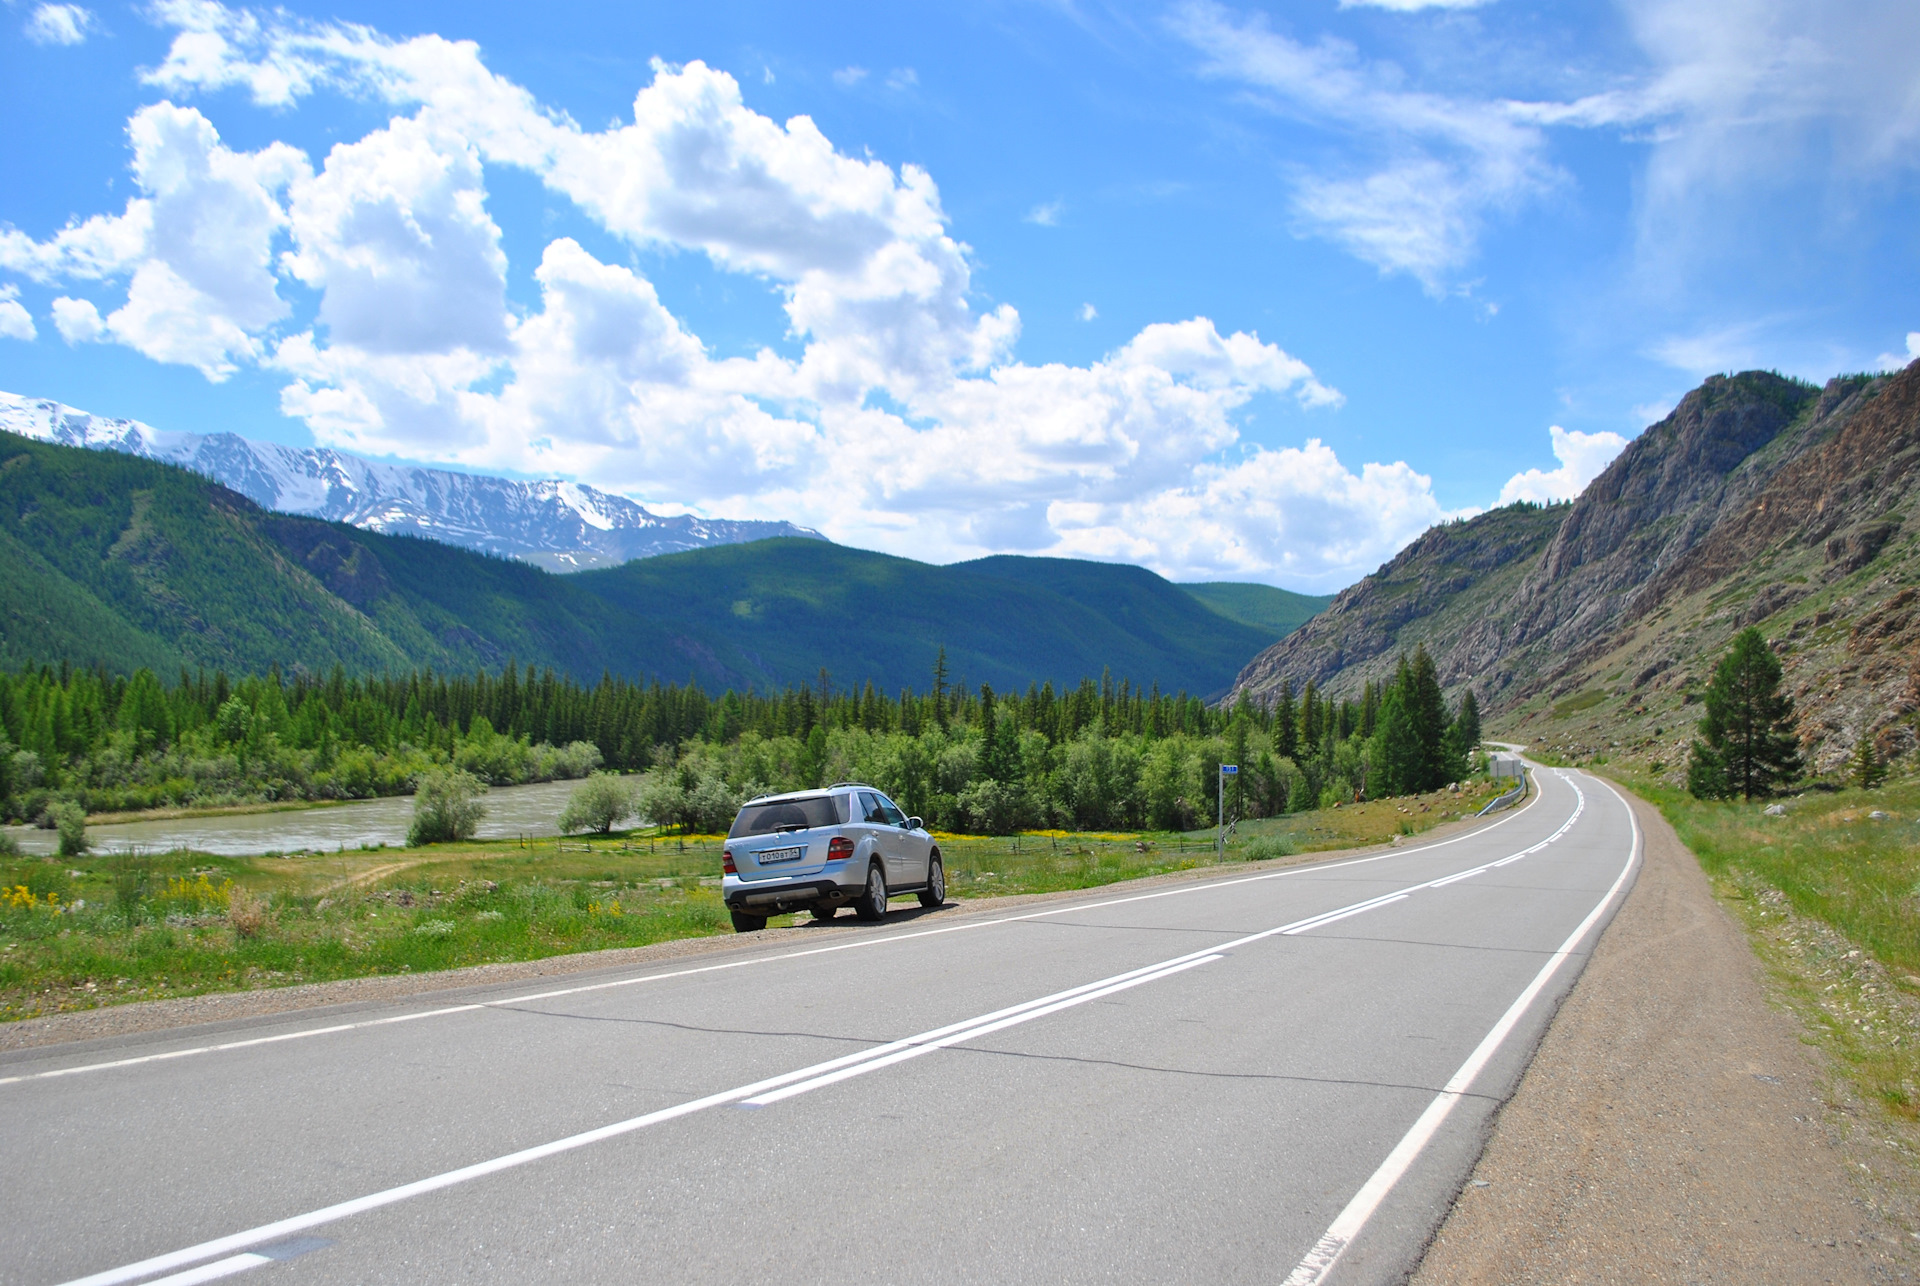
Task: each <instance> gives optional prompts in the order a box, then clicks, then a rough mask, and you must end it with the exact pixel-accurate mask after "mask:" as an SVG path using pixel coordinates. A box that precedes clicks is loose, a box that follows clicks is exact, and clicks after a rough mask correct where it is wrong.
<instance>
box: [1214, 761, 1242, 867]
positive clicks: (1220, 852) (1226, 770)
mask: <svg viewBox="0 0 1920 1286" xmlns="http://www.w3.org/2000/svg"><path fill="white" fill-rule="evenodd" d="M1239 771H1240V765H1239V764H1221V765H1220V823H1219V825H1220V838H1219V839H1218V840H1216V841H1215V842H1214V848H1215V850H1216V855H1217V856H1218V858H1219V860H1220V861H1222V862H1224V861H1226V860H1227V778H1229V777H1232V776H1235V775H1237V774H1238V773H1239Z"/></svg>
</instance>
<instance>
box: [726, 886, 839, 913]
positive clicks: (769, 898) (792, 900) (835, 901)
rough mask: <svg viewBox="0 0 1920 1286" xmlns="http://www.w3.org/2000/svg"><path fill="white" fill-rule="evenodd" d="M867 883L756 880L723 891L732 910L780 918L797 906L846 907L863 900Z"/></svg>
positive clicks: (729, 908)
mask: <svg viewBox="0 0 1920 1286" xmlns="http://www.w3.org/2000/svg"><path fill="white" fill-rule="evenodd" d="M865 888H866V886H865V885H863V884H851V885H845V884H841V883H840V882H839V881H838V880H831V879H810V880H778V881H771V882H769V881H765V880H755V881H753V882H752V883H745V882H742V883H740V884H738V885H735V886H733V887H731V888H728V889H725V890H723V894H724V896H725V898H726V902H727V909H728V910H729V911H748V912H751V913H753V914H754V915H777V914H779V913H780V912H781V911H791V910H793V909H795V908H796V907H804V906H814V905H816V904H818V903H822V902H824V903H826V904H827V905H829V906H842V905H845V904H846V903H848V902H851V901H853V900H854V899H855V898H857V897H859V896H860V894H861V893H862V892H863V891H864V890H865Z"/></svg>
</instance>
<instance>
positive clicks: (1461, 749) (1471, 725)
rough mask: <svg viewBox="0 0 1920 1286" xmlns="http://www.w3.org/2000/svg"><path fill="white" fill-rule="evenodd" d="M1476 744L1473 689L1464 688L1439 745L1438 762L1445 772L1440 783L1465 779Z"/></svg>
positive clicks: (1476, 704)
mask: <svg viewBox="0 0 1920 1286" xmlns="http://www.w3.org/2000/svg"><path fill="white" fill-rule="evenodd" d="M1479 744H1480V703H1479V702H1478V701H1477V700H1475V699H1474V695H1473V689H1472V688H1468V689H1467V690H1466V691H1465V692H1463V693H1461V695H1460V705H1459V708H1458V709H1456V710H1455V711H1454V715H1453V719H1452V721H1451V722H1450V723H1448V724H1447V735H1446V737H1445V739H1444V740H1443V741H1442V742H1441V744H1440V758H1441V762H1442V766H1443V767H1444V769H1445V771H1444V772H1443V773H1442V779H1443V780H1444V781H1448V782H1455V781H1460V780H1462V779H1463V778H1465V777H1466V775H1467V773H1468V772H1469V771H1471V769H1472V759H1473V752H1474V749H1475V747H1477V746H1478V745H1479Z"/></svg>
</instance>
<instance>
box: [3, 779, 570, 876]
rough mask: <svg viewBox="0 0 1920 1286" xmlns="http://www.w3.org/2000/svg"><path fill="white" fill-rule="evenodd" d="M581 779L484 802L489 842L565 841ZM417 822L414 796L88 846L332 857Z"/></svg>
mask: <svg viewBox="0 0 1920 1286" xmlns="http://www.w3.org/2000/svg"><path fill="white" fill-rule="evenodd" d="M579 784H580V783H579V782H577V781H549V782H541V783H540V784H538V785H534V786H499V787H496V788H495V789H493V790H490V791H488V792H487V793H486V795H485V796H484V797H483V802H484V803H485V804H486V807H487V815H486V817H485V818H483V819H482V820H481V822H480V831H479V835H480V838H482V839H511V838H513V837H514V836H516V835H529V836H532V835H558V834H559V833H560V829H559V827H558V826H557V825H556V824H555V823H557V822H558V821H559V819H560V811H561V810H562V809H563V808H565V807H566V806H567V797H568V796H569V795H571V794H572V793H573V791H574V789H575V788H576V787H578V786H579ZM412 822H413V796H411V795H397V796H394V797H391V798H388V799H367V800H358V801H356V802H354V803H351V804H334V805H331V806H329V807H325V808H301V809H288V810H286V811H284V812H277V813H222V814H220V815H218V816H215V817H181V818H175V819H172V820H168V821H140V822H116V823H114V824H112V825H109V826H89V827H88V828H87V840H88V842H90V843H91V844H92V845H93V848H94V851H95V852H101V853H127V852H134V851H138V852H142V853H164V852H168V851H170V850H172V849H176V848H190V849H194V850H196V851H198V852H202V853H217V854H220V855H221V856H223V857H251V856H255V855H257V854H260V853H297V852H303V851H307V850H312V851H314V852H326V853H331V852H333V851H335V850H336V849H340V848H350V849H352V848H359V847H360V846H361V845H363V844H392V845H401V844H405V843H406V842H407V827H408V826H409V825H410V824H412ZM4 829H5V831H6V833H7V834H8V835H10V836H12V837H13V839H14V840H15V841H16V842H17V843H18V844H19V845H20V849H21V851H22V852H25V853H37V854H50V853H52V852H53V851H54V850H55V848H56V847H57V846H58V843H59V837H58V836H57V835H55V834H54V832H52V831H43V830H38V829H36V828H33V827H27V826H8V827H5V828H4Z"/></svg>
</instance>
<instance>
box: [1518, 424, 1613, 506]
mask: <svg viewBox="0 0 1920 1286" xmlns="http://www.w3.org/2000/svg"><path fill="white" fill-rule="evenodd" d="M1547 432H1548V433H1550V434H1552V435H1553V455H1554V458H1555V459H1556V460H1558V461H1560V467H1559V468H1557V469H1528V470H1527V471H1526V472H1525V473H1516V474H1514V475H1513V476H1512V477H1511V478H1508V479H1507V485H1506V486H1504V487H1502V488H1500V501H1499V503H1501V504H1503V505H1510V504H1512V503H1513V502H1514V501H1516V500H1531V501H1533V502H1534V503H1535V504H1552V503H1554V502H1556V501H1561V500H1572V499H1573V498H1574V497H1575V496H1578V495H1579V494H1580V493H1581V492H1582V491H1585V490H1586V489H1587V484H1588V483H1589V482H1592V481H1593V480H1594V479H1595V478H1597V477H1599V476H1600V475H1601V474H1602V473H1604V472H1605V471H1606V468H1607V466H1608V465H1610V464H1612V463H1613V458H1614V457H1615V456H1617V455H1619V454H1620V453H1621V452H1622V451H1624V450H1626V447H1627V440H1626V439H1625V438H1623V437H1621V436H1620V435H1619V434H1618V433H1607V432H1601V433H1582V432H1580V431H1579V430H1578V429H1576V430H1574V431H1573V432H1571V433H1570V432H1568V431H1567V430H1566V429H1563V428H1561V427H1560V426H1559V425H1557V424H1556V425H1553V426H1552V427H1551V428H1549V429H1548V430H1547Z"/></svg>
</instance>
